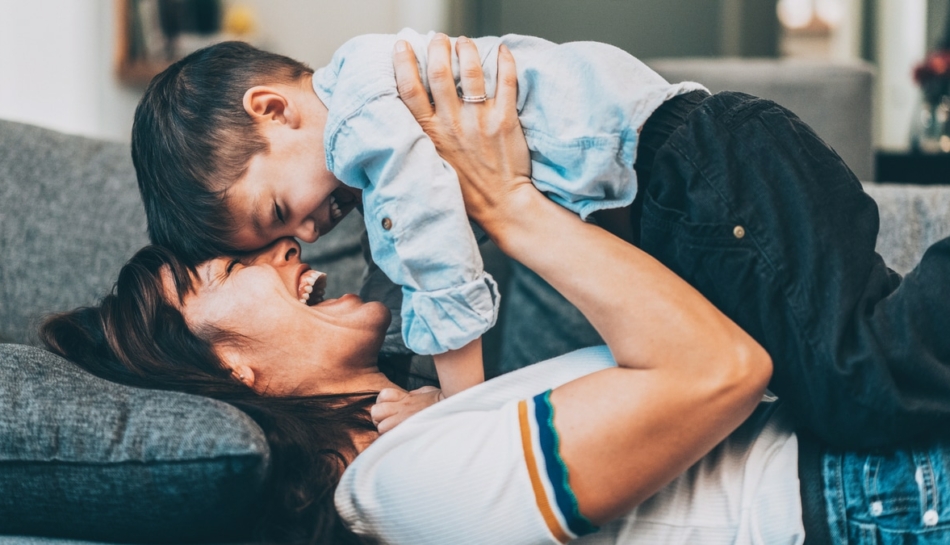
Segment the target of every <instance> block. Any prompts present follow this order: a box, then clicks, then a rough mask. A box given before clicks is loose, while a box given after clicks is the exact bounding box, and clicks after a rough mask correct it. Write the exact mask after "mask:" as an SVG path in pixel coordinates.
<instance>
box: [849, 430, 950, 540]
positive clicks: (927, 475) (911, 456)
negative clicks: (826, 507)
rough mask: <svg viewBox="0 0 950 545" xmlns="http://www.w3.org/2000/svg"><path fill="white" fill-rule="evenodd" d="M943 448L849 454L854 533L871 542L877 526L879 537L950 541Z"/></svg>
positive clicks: (850, 525) (852, 531)
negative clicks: (869, 537)
mask: <svg viewBox="0 0 950 545" xmlns="http://www.w3.org/2000/svg"><path fill="white" fill-rule="evenodd" d="M943 450H944V449H942V448H936V449H931V450H929V451H928V450H912V449H907V450H897V451H892V452H887V453H875V454H871V455H859V454H846V455H845V467H850V468H851V471H849V473H850V476H851V481H852V483H851V484H852V485H857V484H858V483H855V482H854V481H855V480H858V481H860V485H857V486H851V487H849V488H850V491H851V492H852V493H851V494H850V497H849V500H848V510H849V511H850V512H849V517H848V518H849V533H850V534H851V536H852V537H853V538H854V539H855V541H856V542H857V543H865V541H863V540H861V539H858V538H859V536H862V537H865V538H866V537H867V536H868V530H869V528H873V529H874V532H873V534H874V536H875V541H874V542H875V543H881V544H882V545H897V544H908V543H915V544H938V543H939V544H946V543H950V512H948V509H947V508H946V507H944V504H945V503H946V502H945V500H944V497H945V496H946V495H947V494H948V493H950V489H948V483H947V480H946V478H947V472H946V467H945V464H944V463H943V461H942V460H943V458H944V456H943V454H942V451H943Z"/></svg>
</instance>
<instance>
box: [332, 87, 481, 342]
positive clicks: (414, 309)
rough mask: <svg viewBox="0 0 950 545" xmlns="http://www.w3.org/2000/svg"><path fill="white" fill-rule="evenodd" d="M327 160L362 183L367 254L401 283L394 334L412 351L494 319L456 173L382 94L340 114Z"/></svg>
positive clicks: (465, 335) (472, 335) (472, 334)
mask: <svg viewBox="0 0 950 545" xmlns="http://www.w3.org/2000/svg"><path fill="white" fill-rule="evenodd" d="M327 150H328V154H327V157H328V166H329V167H330V169H331V170H332V171H333V173H334V174H335V175H336V176H337V177H338V178H339V179H340V180H343V181H344V182H345V183H346V184H348V185H352V186H355V187H359V188H361V189H362V190H363V211H364V219H365V221H366V232H367V236H368V238H369V244H370V251H371V254H372V258H373V261H375V262H376V263H377V264H378V265H379V267H380V269H382V271H383V272H384V273H385V274H386V276H388V277H389V278H390V279H391V280H392V281H393V282H395V283H396V284H399V285H400V286H402V291H403V304H402V311H401V315H402V334H403V339H404V340H405V342H406V345H407V346H408V347H409V348H410V349H411V350H412V351H413V352H416V353H419V354H441V353H443V352H446V351H448V350H453V349H457V348H461V347H462V346H464V345H466V344H468V343H469V342H471V341H472V340H474V339H476V338H478V337H480V336H481V335H482V334H484V333H485V332H486V331H487V330H488V329H490V328H491V327H492V326H493V325H494V324H495V321H496V320H497V316H498V308H499V294H498V287H497V284H496V283H495V281H494V280H493V279H492V277H491V276H490V275H489V274H487V273H486V272H485V270H484V267H483V264H482V259H481V255H480V254H479V252H478V244H477V243H476V241H475V237H474V235H473V234H472V229H471V227H470V226H469V222H468V217H467V216H466V214H465V205H464V202H463V200H462V192H461V188H460V187H459V182H458V177H457V175H456V173H455V170H454V169H453V168H452V167H451V166H450V165H449V164H448V163H446V162H445V161H443V160H442V158H441V157H440V156H439V154H438V153H437V152H436V149H435V145H434V144H433V143H432V141H431V140H430V139H429V138H428V137H427V136H426V135H425V133H424V132H423V131H422V128H421V127H420V126H419V124H418V123H417V122H416V120H415V118H413V117H412V114H411V113H410V112H409V110H408V109H407V108H406V106H405V105H404V104H403V103H402V101H401V100H400V99H399V97H398V96H397V95H396V94H395V90H391V91H386V92H383V93H381V94H379V95H378V96H376V97H374V98H372V99H370V100H368V101H366V102H365V103H363V104H362V107H361V108H359V109H358V110H356V111H355V112H353V114H352V115H350V116H348V117H347V118H346V119H344V120H342V122H341V123H340V124H339V126H338V128H337V129H336V130H335V131H334V132H333V134H332V139H331V140H329V141H328V142H327Z"/></svg>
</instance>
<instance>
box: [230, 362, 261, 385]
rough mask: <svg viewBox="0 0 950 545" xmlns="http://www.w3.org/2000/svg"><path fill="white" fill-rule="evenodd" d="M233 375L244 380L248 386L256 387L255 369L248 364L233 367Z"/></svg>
mask: <svg viewBox="0 0 950 545" xmlns="http://www.w3.org/2000/svg"><path fill="white" fill-rule="evenodd" d="M231 376H233V377H234V378H236V379H238V380H239V381H241V382H243V383H244V385H245V386H247V387H248V388H254V380H255V377H254V370H253V369H251V368H250V367H248V366H246V365H235V366H233V367H231Z"/></svg>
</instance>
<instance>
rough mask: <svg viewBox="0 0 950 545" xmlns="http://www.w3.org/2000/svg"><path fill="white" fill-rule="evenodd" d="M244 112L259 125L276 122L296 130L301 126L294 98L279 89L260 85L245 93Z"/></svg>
mask: <svg viewBox="0 0 950 545" xmlns="http://www.w3.org/2000/svg"><path fill="white" fill-rule="evenodd" d="M244 111H246V112H247V115H249V116H251V119H253V120H254V121H255V122H258V123H260V122H268V121H276V122H278V123H281V124H287V125H290V126H291V127H294V128H296V127H297V125H299V124H300V115H299V114H300V112H299V111H298V109H297V107H296V104H295V103H294V100H293V97H292V96H291V94H290V93H288V92H286V91H285V90H283V89H281V88H279V87H274V86H270V85H258V86H255V87H251V88H250V89H248V90H247V91H245V93H244Z"/></svg>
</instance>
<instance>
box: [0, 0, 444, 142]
mask: <svg viewBox="0 0 950 545" xmlns="http://www.w3.org/2000/svg"><path fill="white" fill-rule="evenodd" d="M452 1H457V0H353V1H341V0H226V3H233V4H242V5H249V6H250V7H252V8H253V9H254V12H255V14H256V17H257V23H258V29H259V38H260V39H259V41H258V44H259V45H262V46H264V47H268V48H270V49H272V50H274V51H276V52H279V53H283V54H285V55H289V56H292V57H295V58H298V59H300V60H302V61H305V62H307V63H309V64H310V65H311V66H313V67H315V68H316V67H319V66H321V65H323V64H326V63H327V61H329V60H330V56H331V55H332V54H333V51H334V50H336V48H337V47H339V46H340V45H341V44H342V43H343V42H344V41H346V40H347V39H348V38H350V37H353V36H355V35H357V34H364V33H369V32H396V31H398V30H399V29H401V28H403V27H405V26H411V27H414V28H416V29H418V30H429V29H436V28H438V29H441V28H445V27H446V26H448V22H447V21H448V18H449V16H450V13H451V12H450V10H449V9H448V8H447V6H448V5H449V4H450V3H451V2H452ZM115 15H116V6H115V3H114V1H113V0H22V1H13V0H0V118H3V119H11V120H16V121H22V122H25V123H32V124H36V125H41V126H44V127H49V128H52V129H56V130H59V131H64V132H70V133H76V134H84V135H87V136H93V137H97V138H106V139H111V140H120V141H122V140H128V139H129V134H130V131H131V128H132V116H133V113H134V112H135V105H136V104H137V103H138V100H139V97H140V96H141V93H142V89H139V88H134V87H128V86H126V85H123V84H121V83H120V82H119V81H118V80H117V79H116V77H115V74H114V66H113V59H114V56H115V36H116V21H115Z"/></svg>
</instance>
